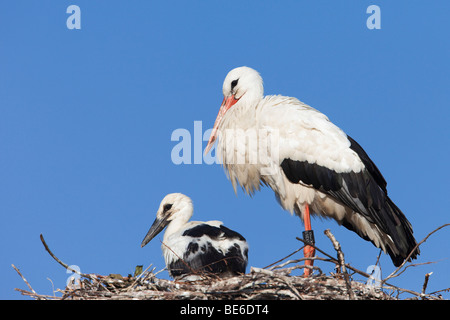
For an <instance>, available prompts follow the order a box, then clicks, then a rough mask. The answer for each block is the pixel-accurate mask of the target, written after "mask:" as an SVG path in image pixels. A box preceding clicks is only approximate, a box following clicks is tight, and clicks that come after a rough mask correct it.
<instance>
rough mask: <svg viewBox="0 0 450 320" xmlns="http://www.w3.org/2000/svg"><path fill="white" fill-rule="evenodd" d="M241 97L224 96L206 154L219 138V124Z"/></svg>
mask: <svg viewBox="0 0 450 320" xmlns="http://www.w3.org/2000/svg"><path fill="white" fill-rule="evenodd" d="M238 100H239V99H236V98H235V97H234V95H233V96H229V97H224V98H223V101H222V104H221V106H220V109H219V113H218V114H217V118H216V121H215V122H214V127H213V130H212V132H211V136H210V137H209V141H208V145H207V146H206V148H205V155H206V154H208V152H209V150H211V148H212V146H213V145H214V142H215V141H216V138H217V130H218V128H219V124H220V122H221V121H222V118H223V117H224V116H225V113H226V112H227V111H228V109H230V108H231V107H232V106H233V105H234V104H235V103H236V102H238Z"/></svg>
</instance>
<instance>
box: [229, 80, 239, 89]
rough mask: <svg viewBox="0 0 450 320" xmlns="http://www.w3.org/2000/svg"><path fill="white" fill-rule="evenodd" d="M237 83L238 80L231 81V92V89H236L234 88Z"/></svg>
mask: <svg viewBox="0 0 450 320" xmlns="http://www.w3.org/2000/svg"><path fill="white" fill-rule="evenodd" d="M238 81H239V79H236V80H233V81H231V90H233V89H234V87H236V86H237V84H238Z"/></svg>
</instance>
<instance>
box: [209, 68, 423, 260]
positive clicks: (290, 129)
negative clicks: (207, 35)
mask: <svg viewBox="0 0 450 320" xmlns="http://www.w3.org/2000/svg"><path fill="white" fill-rule="evenodd" d="M223 94H224V97H225V98H224V102H223V103H222V106H221V109H220V111H219V115H218V117H217V119H216V123H215V124H214V128H213V132H212V134H211V138H210V141H209V143H208V146H207V149H206V151H209V149H210V148H211V146H212V144H213V143H214V141H215V140H216V139H217V140H218V143H217V146H216V153H217V157H219V159H221V160H222V163H223V166H224V168H225V169H226V172H227V175H228V177H229V179H230V180H231V182H232V184H233V187H234V189H235V191H236V189H237V185H238V184H239V185H240V186H241V187H242V188H243V189H244V190H245V191H246V192H247V193H248V194H252V193H254V192H255V191H256V190H259V188H260V186H261V185H262V184H265V185H268V186H270V187H271V188H272V189H273V190H274V192H275V195H276V197H277V199H278V201H279V202H280V204H281V205H282V207H283V208H284V209H286V210H288V211H289V212H291V213H294V212H295V213H296V214H297V215H298V216H299V217H300V218H302V219H303V213H304V211H305V206H306V205H308V206H309V208H310V209H311V212H312V214H315V215H319V216H321V217H324V218H332V219H334V220H336V221H337V222H338V223H339V224H344V225H345V226H346V227H347V228H349V229H351V230H353V231H355V232H357V233H358V234H359V235H360V236H361V237H363V238H365V239H366V240H370V241H372V242H373V243H374V244H375V245H376V246H377V247H380V248H382V249H383V250H384V251H385V252H386V251H388V252H389V253H390V254H391V253H392V254H391V256H392V255H394V256H403V257H404V256H405V255H406V252H405V251H406V250H408V249H411V248H410V246H411V245H412V243H413V242H414V243H415V240H414V238H412V239H410V235H411V237H412V231H410V229H411V226H410V224H409V222H408V221H407V220H406V218H404V216H403V214H402V213H401V212H400V210H398V208H397V207H396V206H395V205H394V204H393V203H392V202H391V201H390V199H388V197H387V191H386V182H385V181H384V178H383V177H382V175H381V173H380V172H379V171H378V169H377V168H376V166H375V165H374V164H373V162H372V161H371V160H370V158H369V157H368V156H367V154H366V153H365V152H364V150H363V149H362V148H361V147H360V146H359V145H358V144H357V143H356V142H355V141H354V140H353V139H351V138H350V137H348V136H347V135H346V134H345V133H344V132H343V131H342V130H341V129H340V128H338V127H337V126H336V125H334V124H333V123H332V122H331V121H330V120H329V119H328V118H327V116H325V115H324V114H323V113H321V112H319V111H317V110H316V109H314V108H312V107H310V106H308V105H306V104H305V103H303V102H301V101H299V100H298V99H296V98H292V97H286V96H280V95H275V96H265V97H264V96H263V85H262V79H261V77H260V76H259V74H258V73H257V72H256V71H255V70H253V69H251V68H247V67H241V68H236V69H233V70H232V71H230V72H229V73H228V75H227V77H226V78H225V81H224V85H223ZM255 159H256V160H255ZM394 207H395V208H394ZM397 216H398V217H397ZM391 219H392V220H393V222H392V223H391V222H390V220H391ZM388 220H389V221H388ZM399 224H400V225H402V227H401V228H404V229H405V231H403V230H400V231H397V230H396V229H398V227H397V226H398V225H399ZM389 228H391V229H393V231H392V230H391V231H392V232H391V231H388V230H387V229H389ZM396 232H397V233H399V234H400V236H399V237H400V238H402V237H403V238H408V240H407V242H409V243H408V244H402V243H400V245H399V244H396V243H395V242H396V241H397V242H398V239H393V237H392V235H393V233H396ZM409 233H410V234H409ZM407 247H409V248H407ZM396 259H397V258H396ZM399 259H400V258H398V259H397V262H396V263H398V261H400V260H399Z"/></svg>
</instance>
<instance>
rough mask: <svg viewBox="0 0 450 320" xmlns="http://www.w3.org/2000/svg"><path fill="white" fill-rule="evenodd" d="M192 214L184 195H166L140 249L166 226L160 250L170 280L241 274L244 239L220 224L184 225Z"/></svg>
mask: <svg viewBox="0 0 450 320" xmlns="http://www.w3.org/2000/svg"><path fill="white" fill-rule="evenodd" d="M192 214H193V205H192V200H191V199H190V198H189V197H188V196H186V195H184V194H181V193H171V194H168V195H167V196H165V197H164V199H163V200H162V201H161V204H160V206H159V209H158V211H157V213H156V219H155V221H154V222H153V224H152V226H151V228H150V230H149V231H148V233H147V235H146V236H145V238H144V240H143V241H142V244H141V247H144V246H145V245H146V244H147V243H148V242H149V241H150V240H152V239H153V238H154V237H155V236H156V235H157V234H158V233H160V232H161V231H162V230H163V229H164V228H165V227H166V226H167V229H166V232H165V233H164V237H163V243H162V245H161V248H162V252H163V256H164V260H165V263H166V267H167V269H168V270H169V275H170V276H171V277H172V278H175V279H179V278H185V276H190V275H194V276H195V275H197V274H201V273H206V274H208V273H213V274H216V275H218V276H220V277H226V276H231V275H236V274H242V273H245V268H246V267H247V262H248V244H247V242H246V240H245V238H244V237H243V236H241V235H240V234H239V233H237V232H236V231H233V230H230V229H228V228H227V227H225V226H224V225H223V223H222V222H221V221H208V222H199V221H191V222H188V221H189V219H190V218H191V217H192ZM191 278H192V277H191Z"/></svg>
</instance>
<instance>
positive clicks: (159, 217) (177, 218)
mask: <svg viewBox="0 0 450 320" xmlns="http://www.w3.org/2000/svg"><path fill="white" fill-rule="evenodd" d="M193 211H194V207H193V205H192V200H191V199H190V198H189V197H188V196H185V195H184V194H181V193H170V194H168V195H167V196H165V197H164V199H163V200H162V201H161V204H160V205H159V209H158V211H157V212H156V219H155V221H154V222H153V224H152V226H151V227H150V230H149V231H148V232H147V235H146V236H145V238H144V240H143V241H142V243H141V247H144V246H145V245H146V244H147V243H149V242H150V240H152V239H153V238H154V237H156V235H158V234H159V233H160V232H161V231H162V230H163V229H164V228H165V227H166V226H168V227H167V230H166V233H165V235H164V236H165V237H166V236H169V235H170V234H172V233H174V232H176V231H177V230H179V229H180V228H181V227H182V226H183V225H185V224H186V223H187V222H188V221H189V219H190V218H191V217H192V213H193Z"/></svg>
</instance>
